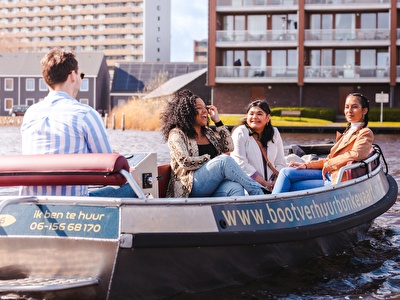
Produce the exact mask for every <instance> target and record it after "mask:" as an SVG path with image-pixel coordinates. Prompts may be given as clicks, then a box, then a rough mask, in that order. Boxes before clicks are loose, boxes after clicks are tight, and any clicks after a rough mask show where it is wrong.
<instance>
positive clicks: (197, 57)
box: [193, 39, 208, 62]
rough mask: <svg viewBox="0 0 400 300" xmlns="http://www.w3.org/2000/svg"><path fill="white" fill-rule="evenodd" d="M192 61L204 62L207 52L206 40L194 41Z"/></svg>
mask: <svg viewBox="0 0 400 300" xmlns="http://www.w3.org/2000/svg"><path fill="white" fill-rule="evenodd" d="M193 48H194V62H206V61H207V52H208V40H207V39H204V40H201V41H194V47H193Z"/></svg>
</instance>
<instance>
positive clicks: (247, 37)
mask: <svg viewBox="0 0 400 300" xmlns="http://www.w3.org/2000/svg"><path fill="white" fill-rule="evenodd" d="M216 38H217V41H216V46H217V47H220V48H224V47H227V48H232V47H243V46H246V47H256V48H257V47H261V48H265V47H297V46H298V35H297V31H296V30H260V31H255V30H249V31H238V30H237V31H232V30H228V31H227V30H218V31H217V32H216ZM244 43H245V45H244Z"/></svg>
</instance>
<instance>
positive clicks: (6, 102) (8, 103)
mask: <svg viewBox="0 0 400 300" xmlns="http://www.w3.org/2000/svg"><path fill="white" fill-rule="evenodd" d="M13 103H14V99H13V98H6V99H4V110H10V109H11V108H12V106H13Z"/></svg>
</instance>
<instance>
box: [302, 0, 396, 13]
mask: <svg viewBox="0 0 400 300" xmlns="http://www.w3.org/2000/svg"><path fill="white" fill-rule="evenodd" d="M382 8H385V9H389V8H390V0H305V5H304V9H305V10H307V11H312V10H318V11H321V10H337V11H346V10H352V11H354V10H357V11H360V10H363V9H368V10H371V9H382Z"/></svg>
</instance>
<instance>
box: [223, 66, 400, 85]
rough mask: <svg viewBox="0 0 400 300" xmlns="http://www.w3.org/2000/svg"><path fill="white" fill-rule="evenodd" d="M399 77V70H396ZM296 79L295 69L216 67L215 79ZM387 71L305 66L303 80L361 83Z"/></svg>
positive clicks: (369, 67) (363, 67)
mask: <svg viewBox="0 0 400 300" xmlns="http://www.w3.org/2000/svg"><path fill="white" fill-rule="evenodd" d="M397 74H399V77H400V69H399V68H398V69H397ZM293 77H294V78H296V79H297V77H298V69H297V68H296V67H256V66H250V67H248V66H243V67H242V66H240V67H239V66H238V67H237V66H224V67H222V66H217V67H216V78H232V79H234V78H241V79H244V78H253V79H257V78H260V79H261V78H268V79H273V78H275V79H279V78H282V79H287V78H293ZM388 77H389V69H388V68H385V67H381V66H368V65H365V66H352V65H350V64H348V65H344V66H306V67H304V79H324V80H332V79H333V80H339V81H341V80H346V79H351V78H353V79H355V78H357V79H358V80H360V81H362V80H363V79H368V78H374V79H378V78H382V79H384V78H388Z"/></svg>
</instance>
